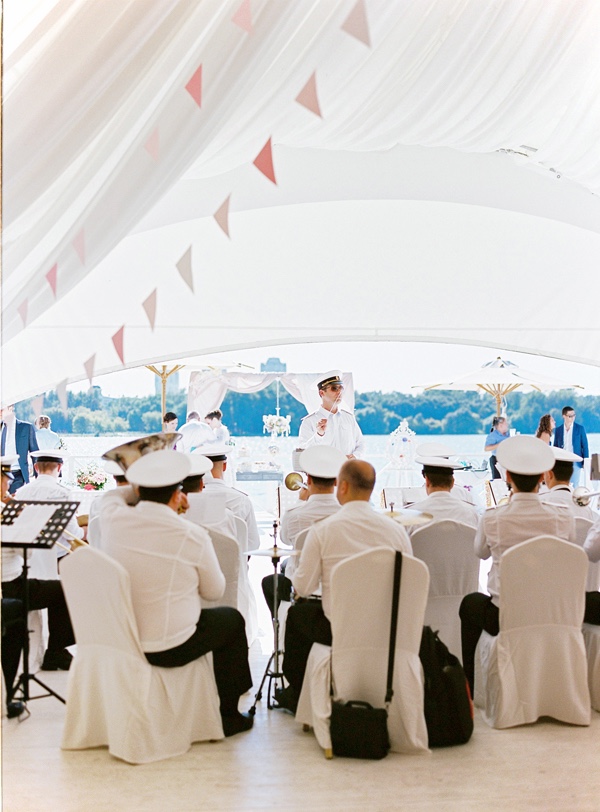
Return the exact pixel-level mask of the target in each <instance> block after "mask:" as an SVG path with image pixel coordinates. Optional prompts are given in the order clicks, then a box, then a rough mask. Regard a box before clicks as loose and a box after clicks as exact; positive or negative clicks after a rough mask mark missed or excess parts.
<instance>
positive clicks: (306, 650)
mask: <svg viewBox="0 0 600 812" xmlns="http://www.w3.org/2000/svg"><path fill="white" fill-rule="evenodd" d="M313 643H322V644H323V645H324V646H330V645H331V624H330V622H329V620H327V618H326V617H325V613H324V612H323V606H322V605H321V601H314V600H305V601H303V600H302V599H301V600H300V601H299V602H298V603H295V604H293V606H290V610H289V612H288V614H287V620H286V624H285V653H284V655H283V675H284V677H285V678H286V680H287V681H288V682H289V684H290V685H291V686H292V688H293V689H294V690H295V691H296V694H300V691H301V690H302V681H303V680H304V672H305V671H306V663H307V661H308V655H309V654H310V650H311V648H312V644H313Z"/></svg>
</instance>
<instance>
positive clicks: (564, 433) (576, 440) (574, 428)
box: [554, 406, 590, 488]
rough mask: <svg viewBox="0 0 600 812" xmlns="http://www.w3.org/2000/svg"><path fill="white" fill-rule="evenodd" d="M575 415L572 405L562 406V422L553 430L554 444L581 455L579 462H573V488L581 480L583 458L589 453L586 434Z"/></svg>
mask: <svg viewBox="0 0 600 812" xmlns="http://www.w3.org/2000/svg"><path fill="white" fill-rule="evenodd" d="M575 417H576V415H575V409H574V408H573V407H572V406H564V407H563V410H562V418H563V424H562V426H557V427H556V431H555V432H554V445H555V446H557V447H558V448H564V449H565V450H566V451H571V452H572V453H573V454H578V455H579V456H580V457H582V460H581V462H576V463H575V464H574V468H573V476H572V477H571V484H572V485H573V487H574V488H576V487H577V486H578V485H579V483H580V482H581V473H582V471H583V465H584V460H585V459H587V457H589V455H590V454H589V449H588V441H587V434H586V433H585V429H584V427H583V426H582V425H581V423H576V422H575Z"/></svg>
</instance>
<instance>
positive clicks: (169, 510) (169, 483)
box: [102, 450, 252, 736]
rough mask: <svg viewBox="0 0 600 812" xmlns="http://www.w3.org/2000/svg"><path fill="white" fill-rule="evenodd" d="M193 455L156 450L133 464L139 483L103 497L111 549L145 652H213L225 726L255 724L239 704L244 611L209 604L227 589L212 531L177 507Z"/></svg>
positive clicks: (243, 680)
mask: <svg viewBox="0 0 600 812" xmlns="http://www.w3.org/2000/svg"><path fill="white" fill-rule="evenodd" d="M189 473H190V461H189V458H188V457H187V456H186V455H185V454H181V453H179V452H178V451H167V450H163V451H154V452H152V453H149V454H145V455H144V456H142V457H140V458H139V459H137V460H136V461H135V462H133V463H132V464H131V465H130V466H129V468H128V469H127V473H126V476H127V480H128V481H129V482H130V483H131V484H132V485H134V486H136V487H137V490H138V492H139V499H138V497H137V496H136V494H135V492H134V490H133V488H116V489H114V490H112V491H109V492H108V493H107V494H106V496H105V498H104V499H103V500H102V518H103V522H104V525H103V526H104V528H105V529H106V552H107V553H108V554H109V555H111V556H112V557H113V558H115V559H116V560H117V561H118V562H119V563H120V564H121V565H122V566H124V567H125V569H126V570H127V572H128V573H129V578H130V581H131V598H132V603H133V611H134V613H135V617H136V621H137V626H138V629H139V633H140V642H141V645H142V650H143V651H144V654H145V656H146V659H147V660H148V661H149V662H150V663H151V664H152V665H157V666H159V667H161V668H176V667H178V666H182V665H186V664H187V663H189V662H192V661H193V660H196V659H198V657H202V656H203V655H204V654H207V653H208V652H209V651H212V653H213V669H214V672H215V681H216V683H217V690H218V692H219V699H220V701H221V707H220V710H221V718H222V721H223V732H224V733H225V735H226V736H233V735H235V734H236V733H241V732H242V731H244V730H249V729H250V728H251V727H252V717H251V716H248V714H242V713H240V712H239V710H238V702H239V698H240V696H241V695H242V694H244V693H245V692H246V691H248V690H249V689H250V687H251V686H252V677H251V675H250V668H249V666H248V641H247V639H246V631H245V628H244V619H243V617H242V616H241V614H240V613H239V612H238V611H237V609H233V608H231V607H229V606H220V607H218V608H215V609H203V608H202V599H205V600H207V601H212V600H218V599H219V598H220V597H221V596H222V595H223V592H224V590H225V576H224V575H223V573H222V572H221V569H220V567H219V562H218V560H217V556H216V553H215V551H214V548H213V545H212V543H211V540H210V536H209V535H208V533H207V532H206V530H204V529H203V528H201V527H198V525H195V524H192V523H191V522H188V521H187V520H186V519H184V518H182V517H181V516H179V515H178V511H179V509H180V507H181V506H182V505H185V503H186V499H185V496H184V495H183V494H182V491H181V487H182V483H183V480H184V479H185V478H186V476H187V475H188V474H189Z"/></svg>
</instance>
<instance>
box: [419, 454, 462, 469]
mask: <svg viewBox="0 0 600 812" xmlns="http://www.w3.org/2000/svg"><path fill="white" fill-rule="evenodd" d="M415 462H416V463H417V464H418V465H425V466H427V468H452V470H453V471H455V470H456V469H457V468H464V467H465V466H464V465H463V464H462V462H451V461H450V460H449V459H448V458H447V457H415Z"/></svg>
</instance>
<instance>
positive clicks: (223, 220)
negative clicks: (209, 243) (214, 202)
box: [213, 195, 231, 237]
mask: <svg viewBox="0 0 600 812" xmlns="http://www.w3.org/2000/svg"><path fill="white" fill-rule="evenodd" d="M230 200H231V195H229V197H228V198H227V199H226V200H225V201H224V202H223V203H221V205H220V206H219V208H218V209H217V210H216V212H215V213H214V214H213V217H214V218H215V220H216V221H217V223H218V224H219V226H220V228H222V229H223V231H224V232H225V234H227V236H228V237H229V201H230Z"/></svg>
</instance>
